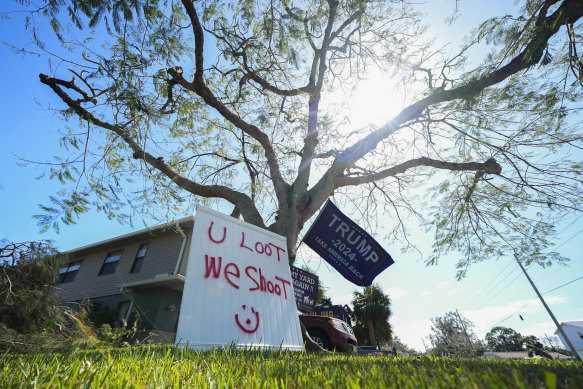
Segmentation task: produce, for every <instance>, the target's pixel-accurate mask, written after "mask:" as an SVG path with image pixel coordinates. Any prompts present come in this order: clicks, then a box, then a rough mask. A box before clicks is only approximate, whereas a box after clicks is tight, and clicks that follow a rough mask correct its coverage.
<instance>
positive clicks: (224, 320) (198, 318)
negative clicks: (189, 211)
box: [176, 207, 303, 350]
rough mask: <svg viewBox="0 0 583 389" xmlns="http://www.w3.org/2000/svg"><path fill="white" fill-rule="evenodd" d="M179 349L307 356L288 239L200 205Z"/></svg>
mask: <svg viewBox="0 0 583 389" xmlns="http://www.w3.org/2000/svg"><path fill="white" fill-rule="evenodd" d="M192 234H193V235H192V243H191V247H190V254H189V257H188V268H187V270H186V280H185V283H184V291H183V294H182V306H181V310H180V317H179V321H178V330H177V332H176V346H178V347H190V348H194V349H210V348H216V347H230V346H232V345H236V346H237V347H259V348H274V349H279V348H285V349H291V350H302V349H303V340H302V334H301V330H300V323H299V319H298V313H297V310H296V302H295V297H294V289H293V285H292V278H291V272H290V268H289V262H288V255H287V249H286V240H285V237H283V236H281V235H277V234H274V233H272V232H270V231H267V230H264V229H261V228H259V227H256V226H254V225H251V224H249V223H245V222H242V221H240V220H238V219H234V218H232V217H229V216H225V215H223V214H220V213H218V212H215V211H213V210H211V209H208V208H206V207H197V212H196V218H195V222H194V230H193V233H192Z"/></svg>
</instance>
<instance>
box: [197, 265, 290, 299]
mask: <svg viewBox="0 0 583 389" xmlns="http://www.w3.org/2000/svg"><path fill="white" fill-rule="evenodd" d="M222 263H223V258H222V257H213V256H208V255H205V256H204V266H205V270H204V278H209V277H212V278H215V279H218V278H219V277H220V276H221V268H222ZM245 274H246V275H247V277H248V278H249V280H250V281H251V282H252V283H253V284H254V286H252V287H250V288H249V290H250V291H251V292H253V291H260V292H265V293H269V294H275V295H277V296H282V294H283V298H284V299H285V300H287V289H286V287H288V286H290V285H291V282H290V281H288V280H286V279H283V278H281V277H279V276H275V277H274V280H273V281H272V280H268V279H267V278H266V277H265V276H264V275H263V270H262V269H261V268H256V267H255V266H247V267H246V268H245ZM223 277H224V278H225V280H226V281H227V282H228V283H229V285H231V286H232V287H233V288H235V289H239V285H238V284H237V281H238V280H240V278H241V271H240V270H239V266H237V264H236V263H233V262H229V263H227V264H226V265H225V267H224V269H223Z"/></svg>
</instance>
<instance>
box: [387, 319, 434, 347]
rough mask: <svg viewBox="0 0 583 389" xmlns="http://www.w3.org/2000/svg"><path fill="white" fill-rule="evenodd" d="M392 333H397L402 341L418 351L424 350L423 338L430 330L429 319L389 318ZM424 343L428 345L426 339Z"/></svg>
mask: <svg viewBox="0 0 583 389" xmlns="http://www.w3.org/2000/svg"><path fill="white" fill-rule="evenodd" d="M390 321H391V325H392V327H393V334H395V335H397V336H398V337H399V339H401V341H402V342H403V343H405V344H406V345H407V346H409V347H413V348H414V349H416V350H419V351H425V348H424V347H423V339H424V338H426V337H427V335H428V334H429V333H430V332H431V320H429V319H417V320H398V319H391V320H390ZM425 345H426V346H427V347H429V346H430V345H429V344H428V341H427V339H426V340H425Z"/></svg>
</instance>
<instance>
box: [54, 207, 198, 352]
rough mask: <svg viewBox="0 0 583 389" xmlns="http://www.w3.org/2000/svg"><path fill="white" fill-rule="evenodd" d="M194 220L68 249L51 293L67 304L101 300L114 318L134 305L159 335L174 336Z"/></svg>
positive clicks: (128, 312) (168, 338)
mask: <svg viewBox="0 0 583 389" xmlns="http://www.w3.org/2000/svg"><path fill="white" fill-rule="evenodd" d="M193 226H194V217H187V218H184V219H180V220H177V221H175V222H172V223H168V224H163V225H159V226H156V227H153V228H148V229H144V230H141V231H137V232H133V233H130V234H126V235H122V236H119V237H116V238H113V239H108V240H104V241H101V242H97V243H93V244H90V245H88V246H84V247H79V248H77V249H74V250H70V251H68V252H67V253H66V254H67V255H68V263H67V264H66V265H65V266H64V267H62V268H61V269H60V270H59V271H58V279H57V285H56V287H57V292H56V293H57V295H58V296H59V297H60V298H61V299H62V300H63V301H65V302H66V303H70V304H72V303H81V302H86V301H87V300H90V301H91V302H92V303H101V304H102V306H104V307H108V308H109V309H110V310H111V311H113V313H114V314H115V315H116V316H117V318H118V320H119V321H121V320H123V319H125V320H126V321H129V320H130V315H131V314H132V312H133V309H134V308H135V310H137V311H138V312H139V313H140V315H141V318H142V324H143V326H144V327H146V328H147V329H150V330H153V332H154V333H156V334H157V336H158V337H159V339H158V340H161V341H165V342H173V340H174V336H175V334H176V327H177V325H178V316H179V312H180V304H181V301H182V291H183V289H184V279H185V274H186V267H187V265H188V253H189V249H190V243H191V241H192V229H193Z"/></svg>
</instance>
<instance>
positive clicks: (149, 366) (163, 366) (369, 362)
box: [0, 346, 583, 388]
mask: <svg viewBox="0 0 583 389" xmlns="http://www.w3.org/2000/svg"><path fill="white" fill-rule="evenodd" d="M12 387H55V388H84V387H86V388H103V387H110V388H126V387H127V388H130V387H138V388H143V387H152V388H182V387H196V388H207V387H208V388H211V387H212V388H222V387H238V388H253V387H282V388H288V387H289V388H296V387H316V388H322V387H332V388H379V387H399V388H506V387H507V388H545V387H548V388H555V387H556V388H583V363H577V362H559V361H547V360H528V361H526V360H516V361H503V360H493V359H450V358H429V357H424V358H421V359H415V358H409V357H397V358H393V357H382V356H361V355H354V354H337V353H330V354H320V353H310V354H306V353H297V352H296V353H294V352H280V351H273V352H270V351H267V352H262V351H237V350H218V351H210V352H204V353H202V352H200V353H199V352H192V351H186V350H173V349H172V348H171V347H168V346H141V347H128V348H121V349H108V350H102V351H97V350H92V351H76V352H72V353H70V354H59V353H37V354H27V355H18V354H8V353H5V354H2V355H0V388H12Z"/></svg>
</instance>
